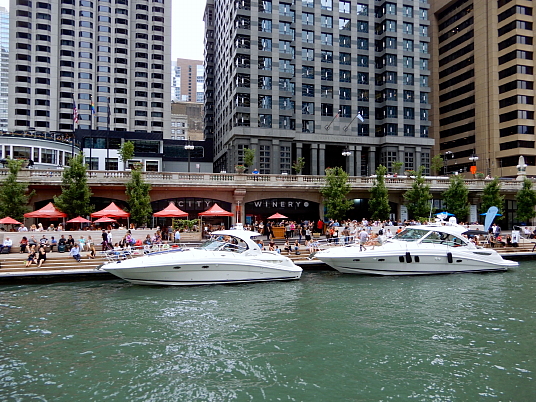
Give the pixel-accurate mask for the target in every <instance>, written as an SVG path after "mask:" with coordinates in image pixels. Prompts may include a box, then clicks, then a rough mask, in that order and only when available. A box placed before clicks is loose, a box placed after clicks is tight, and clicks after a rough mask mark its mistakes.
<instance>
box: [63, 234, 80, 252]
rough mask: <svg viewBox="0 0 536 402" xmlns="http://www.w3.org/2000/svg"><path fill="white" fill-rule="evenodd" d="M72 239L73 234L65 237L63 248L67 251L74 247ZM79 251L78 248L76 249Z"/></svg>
mask: <svg viewBox="0 0 536 402" xmlns="http://www.w3.org/2000/svg"><path fill="white" fill-rule="evenodd" d="M74 244H75V243H74V239H73V236H72V235H69V237H68V238H67V241H66V242H65V248H66V249H67V251H70V250H71V249H72V248H73V247H74ZM78 251H79V252H80V250H78Z"/></svg>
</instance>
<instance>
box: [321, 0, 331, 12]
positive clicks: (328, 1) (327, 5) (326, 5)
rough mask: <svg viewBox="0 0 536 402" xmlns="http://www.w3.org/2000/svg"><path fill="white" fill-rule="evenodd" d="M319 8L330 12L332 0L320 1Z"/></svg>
mask: <svg viewBox="0 0 536 402" xmlns="http://www.w3.org/2000/svg"><path fill="white" fill-rule="evenodd" d="M320 8H321V9H322V10H327V11H332V10H333V0H320Z"/></svg>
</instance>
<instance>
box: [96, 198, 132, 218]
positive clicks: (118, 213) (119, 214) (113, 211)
mask: <svg viewBox="0 0 536 402" xmlns="http://www.w3.org/2000/svg"><path fill="white" fill-rule="evenodd" d="M104 216H106V217H108V216H113V217H114V218H128V217H129V216H130V214H129V213H128V212H125V211H123V210H122V209H121V208H119V207H118V206H117V205H115V203H114V202H112V203H110V205H108V206H107V207H106V208H104V209H101V210H100V211H97V212H93V213H92V214H91V217H92V218H101V217H104Z"/></svg>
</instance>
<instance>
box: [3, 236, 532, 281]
mask: <svg viewBox="0 0 536 402" xmlns="http://www.w3.org/2000/svg"><path fill="white" fill-rule="evenodd" d="M123 232H126V231H124V230H123V231H121V230H114V231H113V235H114V239H117V240H119V239H120V238H121V237H122V234H123ZM153 232H154V230H152V229H146V230H137V231H135V232H134V236H135V237H136V238H138V237H139V238H141V236H143V238H145V235H146V234H152V233H153ZM31 233H38V232H31ZM43 233H44V234H45V235H47V237H48V238H50V234H51V233H52V234H56V233H58V232H40V234H41V235H42V234H43ZM61 233H65V234H73V233H75V234H74V235H73V238H76V239H78V238H79V235H78V236H77V235H76V234H78V233H83V234H84V235H85V236H86V237H87V235H88V233H90V234H93V236H92V237H93V239H94V240H98V241H99V242H100V238H99V235H100V232H98V231H96V232H87V231H82V232H60V234H61ZM7 234H8V235H9V234H11V233H9V232H7ZM13 234H16V233H13ZM4 235H6V233H4ZM505 236H506V233H505ZM200 240H201V239H200V236H199V233H185V234H183V235H182V238H181V243H180V244H181V246H182V247H195V246H196V245H198V244H199V243H200ZM96 242H97V241H96ZM275 242H276V244H277V245H278V246H279V248H280V249H281V248H282V245H283V242H284V240H281V239H277V240H276V241H275ZM535 244H536V241H534V240H530V239H521V242H520V243H519V245H518V247H508V246H505V247H498V248H496V250H497V251H498V252H499V253H500V254H501V255H502V256H503V257H504V258H507V259H511V260H526V259H534V258H535V257H536V253H535V252H534V248H535ZM168 247H172V243H169V244H168ZM96 248H97V250H98V251H97V255H96V257H95V258H94V259H89V258H88V252H87V251H84V252H81V256H82V260H81V261H80V262H77V261H76V260H75V259H74V258H73V257H72V256H71V255H70V254H69V253H68V252H65V253H59V252H57V250H56V251H53V252H49V253H47V260H46V262H45V263H44V264H43V265H42V266H41V267H37V265H35V264H32V265H30V266H29V267H26V266H25V263H26V258H27V254H26V253H23V254H21V253H19V252H18V250H17V251H16V252H12V253H10V254H0V285H3V284H13V283H51V282H64V281H80V280H101V279H106V280H107V279H116V277H115V276H113V275H111V274H109V273H107V272H105V271H103V270H100V269H99V267H100V266H101V265H102V264H104V263H105V262H107V259H106V256H105V254H104V253H103V252H102V251H100V250H101V246H100V244H97V247H96ZM141 255H143V250H141V249H140V250H136V251H135V252H134V254H133V257H134V258H136V257H138V256H141ZM289 257H290V258H291V259H292V260H293V261H294V263H295V264H297V265H299V266H300V267H302V268H303V269H304V270H306V271H308V270H332V268H331V267H329V266H328V265H326V264H324V263H323V262H322V261H319V260H316V259H314V258H312V259H309V258H308V257H309V252H308V250H307V249H306V248H305V246H303V245H302V249H301V250H300V254H299V255H296V254H291V255H289Z"/></svg>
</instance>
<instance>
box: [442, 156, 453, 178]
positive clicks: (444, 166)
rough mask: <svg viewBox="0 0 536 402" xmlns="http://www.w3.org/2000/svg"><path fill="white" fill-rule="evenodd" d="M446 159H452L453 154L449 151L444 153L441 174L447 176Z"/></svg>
mask: <svg viewBox="0 0 536 402" xmlns="http://www.w3.org/2000/svg"><path fill="white" fill-rule="evenodd" d="M447 157H448V158H454V154H453V153H452V152H451V151H447V152H445V156H444V158H443V173H444V174H445V175H447V167H448V159H447Z"/></svg>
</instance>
